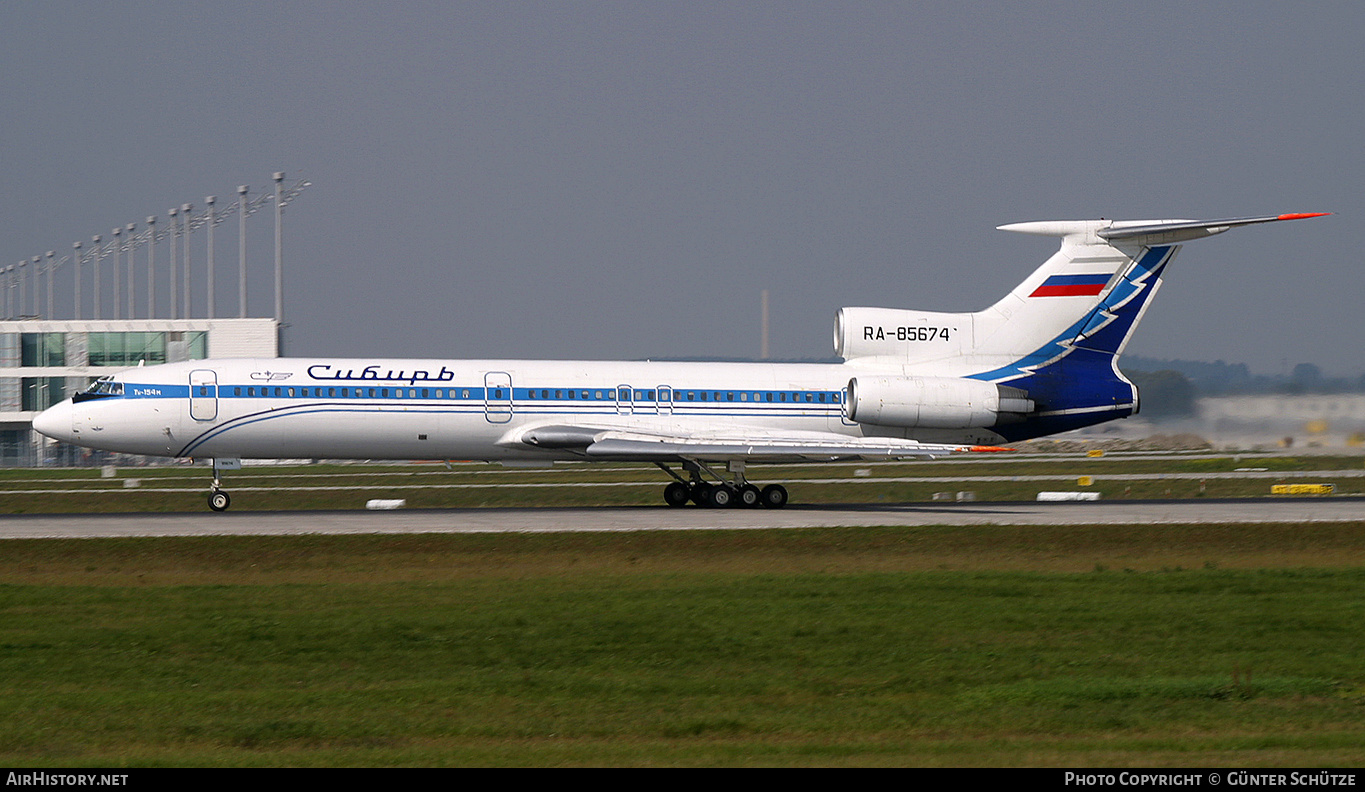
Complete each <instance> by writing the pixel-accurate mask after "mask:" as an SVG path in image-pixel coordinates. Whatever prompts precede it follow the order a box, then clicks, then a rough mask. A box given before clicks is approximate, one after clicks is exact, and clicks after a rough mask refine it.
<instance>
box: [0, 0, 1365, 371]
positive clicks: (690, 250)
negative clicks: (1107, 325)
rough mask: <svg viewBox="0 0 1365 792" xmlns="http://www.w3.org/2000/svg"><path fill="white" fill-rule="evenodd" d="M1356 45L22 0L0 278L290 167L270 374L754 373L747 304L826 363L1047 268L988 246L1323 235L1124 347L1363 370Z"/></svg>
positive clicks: (628, 12)
mask: <svg viewBox="0 0 1365 792" xmlns="http://www.w3.org/2000/svg"><path fill="white" fill-rule="evenodd" d="M1363 33H1365V4H1362V3H1360V2H1358V0H1357V1H1356V2H1336V3H1333V2H1322V3H1318V2H1304V3H1285V2H1282V1H1278V0H1277V1H1272V2H1255V1H1251V0H1248V1H1247V2H1213V3H1209V2H1190V1H1189V0H1184V1H1182V2H1172V3H1161V2H1141V3H1117V2H1104V3H1098V2H1096V3H1067V2H1051V3H1025V2H1003V3H993V2H980V3H978V2H972V3H911V2H897V3H878V2H858V3H833V2H830V3H801V2H783V3H759V2H733V1H732V2H722V3H704V2H688V3H680V2H659V3H655V2H620V3H617V2H526V3H521V2H496V3H489V2H469V3H461V2H451V1H450V0H446V1H445V2H436V3H422V2H402V3H377V2H376V3H362V2H302V1H300V0H291V1H290V2H248V3H240V2H213V3H208V2H184V0H178V1H177V2H144V1H137V0H134V1H133V2H126V1H125V2H118V3H113V2H93V1H92V2H74V3H73V2H58V1H55V0H44V1H43V2H36V1H32V2H31V1H28V0H11V2H6V3H4V4H3V5H0V75H2V77H0V118H2V119H3V122H2V123H3V124H4V134H3V137H0V161H3V167H2V168H0V180H2V182H0V186H2V189H0V230H2V231H3V235H2V236H0V263H4V262H5V258H4V257H5V256H8V258H9V262H17V261H19V260H20V259H23V258H26V257H30V256H33V255H40V254H42V253H43V252H45V251H47V250H57V251H59V255H63V254H65V253H68V252H70V250H71V244H72V242H74V241H77V240H85V241H86V242H87V243H88V241H89V239H90V237H91V235H93V234H97V233H104V234H108V232H109V230H110V229H111V228H112V227H114V226H116V225H123V224H126V223H128V222H138V223H139V224H141V222H142V220H143V219H144V218H145V217H146V216H147V215H159V216H160V217H161V218H162V222H165V213H166V210H167V209H168V208H170V207H172V206H177V205H179V204H181V203H185V202H192V203H195V204H196V205H202V203H203V199H204V196H206V195H209V194H215V195H217V196H219V200H220V201H229V200H231V199H232V198H233V196H235V188H236V186H237V185H238V184H249V185H251V187H252V189H253V191H255V190H264V189H268V188H269V187H270V174H271V172H273V171H276V170H282V171H285V172H287V173H288V175H289V177H290V179H291V180H292V179H293V178H295V177H306V178H308V179H310V180H311V181H312V182H313V186H312V187H311V188H310V189H309V190H308V191H307V192H306V193H305V194H304V195H303V196H302V197H301V198H300V199H299V200H298V202H297V203H295V204H294V205H292V206H291V207H290V208H289V210H288V212H287V213H286V218H285V225H286V231H285V256H286V314H287V317H286V318H287V320H288V321H289V323H290V325H291V327H290V330H289V333H288V336H287V339H288V347H287V350H286V351H287V352H288V353H289V354H293V355H337V356H380V355H383V356H431V357H451V358H460V357H548V358H592V359H602V358H626V359H637V358H645V357H677V356H693V355H718V356H756V355H757V354H758V351H759V318H758V317H759V311H758V306H759V294H760V291H761V290H762V289H765V288H766V289H768V290H769V291H770V293H771V315H772V319H771V328H772V344H771V351H772V354H773V356H775V357H783V358H818V357H827V356H829V355H831V354H832V352H831V340H830V339H831V325H832V320H833V314H834V311H835V309H837V308H838V307H839V306H842V305H882V306H891V307H907V308H922V309H928V310H949V311H963V310H976V309H979V308H982V307H985V306H986V305H989V304H990V303H991V302H993V301H994V300H995V299H997V298H998V297H999V296H1000V295H1001V294H1003V293H1004V292H1006V291H1007V290H1009V289H1010V288H1011V287H1013V286H1014V284H1015V283H1017V282H1018V281H1019V280H1020V279H1022V278H1023V277H1024V276H1025V275H1026V274H1027V273H1028V272H1030V271H1031V270H1032V269H1033V268H1034V267H1035V266H1036V265H1038V264H1039V263H1041V261H1042V260H1043V259H1044V258H1046V257H1047V256H1048V255H1050V254H1051V252H1052V251H1053V249H1054V248H1055V243H1054V241H1053V240H1047V239H1040V238H1035V237H1028V236H1021V235H1017V234H1008V233H1005V232H1001V231H996V230H994V228H995V226H997V225H1000V224H1003V223H1010V222H1018V221H1024V220H1047V219H1079V218H1094V217H1110V218H1125V219H1130V218H1131V219H1139V218H1142V219H1146V218H1165V217H1189V218H1206V217H1207V218H1212V217H1235V216H1242V215H1254V214H1273V213H1280V212H1314V211H1328V212H1335V213H1337V214H1336V215H1335V216H1333V217H1329V218H1322V219H1316V220H1304V221H1298V222H1294V223H1284V224H1280V225H1278V226H1269V227H1267V226H1262V227H1254V228H1250V229H1243V230H1240V231H1234V232H1231V233H1229V234H1226V235H1224V236H1220V237H1215V238H1213V239H1209V240H1204V241H1200V242H1195V243H1191V244H1189V245H1188V246H1187V247H1186V248H1185V250H1184V251H1183V253H1182V254H1181V257H1180V258H1179V259H1178V260H1177V261H1176V262H1175V264H1174V265H1173V267H1172V269H1171V270H1170V272H1169V276H1168V278H1167V279H1166V283H1165V287H1164V288H1163V289H1162V292H1161V295H1160V296H1159V297H1158V298H1157V300H1156V302H1155V304H1154V306H1153V307H1152V309H1151V310H1150V311H1149V312H1148V314H1147V318H1146V320H1145V322H1144V324H1143V325H1142V326H1141V327H1140V328H1139V329H1138V332H1137V335H1136V337H1135V339H1134V341H1133V342H1132V344H1131V345H1130V347H1129V351H1130V352H1132V353H1135V354H1141V355H1146V356H1153V357H1166V358H1176V357H1179V358H1188V359H1201V360H1215V359H1223V360H1227V361H1229V362H1247V363H1249V364H1250V365H1251V367H1252V369H1253V370H1254V371H1257V372H1260V373H1279V372H1281V371H1283V370H1285V369H1287V368H1289V367H1292V366H1293V365H1294V364H1296V363H1299V362H1311V363H1316V364H1318V365H1320V366H1322V367H1323V369H1324V370H1325V371H1327V372H1328V373H1334V374H1350V375H1355V374H1358V373H1360V372H1361V371H1362V370H1365V344H1362V342H1361V339H1362V336H1365V311H1362V310H1361V308H1362V298H1363V297H1365V266H1362V262H1361V254H1360V252H1359V251H1360V248H1361V246H1360V230H1361V229H1360V219H1361V217H1362V210H1363V209H1365V206H1362V195H1363V194H1365V193H1363V192H1362V187H1365V179H1362V176H1365V168H1362V165H1363V164H1365V159H1363V158H1365V101H1363V100H1362V97H1365V92H1363V91H1365V89H1363V88H1362V86H1365V47H1362V46H1361V44H1360V39H1361V36H1362V34H1363ZM220 229H221V230H220V232H219V242H220V244H219V245H218V247H217V256H218V261H219V264H220V267H221V268H222V269H220V270H219V275H218V279H219V283H220V284H224V288H223V289H222V290H221V292H220V296H219V300H220V302H219V306H220V307H219V310H220V313H221V312H231V311H234V310H235V306H236V296H235V292H234V291H233V289H235V283H236V280H235V267H236V225H235V222H234V223H231V224H229V225H227V226H225V227H220ZM252 240H253V241H252V243H251V244H250V245H249V249H250V252H251V255H252V298H251V301H252V312H253V313H254V314H257V315H264V314H266V313H268V312H269V310H270V306H271V304H272V302H271V301H272V297H271V292H270V288H269V287H270V278H271V275H270V267H271V259H270V257H271V249H270V220H269V217H268V216H263V217H260V218H259V219H254V220H253V224H252ZM196 244H198V245H201V246H202V245H203V240H202V234H201V235H200V237H199V240H198V241H197V242H196ZM165 255H168V253H167V252H164V251H158V256H165ZM193 256H194V257H195V266H196V267H202V263H203V261H204V252H203V249H202V247H200V248H198V249H195V251H194V253H193ZM159 260H164V259H159ZM69 279H70V273H69V270H68V271H67V272H66V274H64V275H62V276H59V280H58V285H59V289H60V288H61V287H62V285H63V284H68V285H67V286H66V289H67V290H68V292H69V289H70V287H69ZM203 283H204V276H203V273H202V272H199V273H198V274H197V275H196V276H195V285H196V289H198V288H200V287H202V284H203ZM165 288H166V285H165V284H162V285H161V286H160V287H159V289H161V290H163V291H162V293H163V294H164V293H165V292H164V289H165ZM68 299H69V298H68ZM196 299H198V300H201V301H202V299H203V297H202V296H201V297H198V298H196ZM197 310H198V311H200V312H202V310H203V309H202V307H200V308H198V309H197ZM59 313H60V311H59Z"/></svg>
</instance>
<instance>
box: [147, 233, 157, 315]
mask: <svg viewBox="0 0 1365 792" xmlns="http://www.w3.org/2000/svg"><path fill="white" fill-rule="evenodd" d="M147 234H148V238H147V318H148V319H155V318H156V215H148V216H147Z"/></svg>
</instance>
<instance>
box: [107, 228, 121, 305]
mask: <svg viewBox="0 0 1365 792" xmlns="http://www.w3.org/2000/svg"><path fill="white" fill-rule="evenodd" d="M110 233H111V234H113V235H114V242H113V244H112V245H111V247H113V248H114V318H115V319H122V318H123V267H122V266H120V264H119V255H118V254H119V248H121V247H122V246H123V240H122V239H120V237H121V236H122V235H123V229H122V228H118V227H117V226H115V228H114V230H113V231H110Z"/></svg>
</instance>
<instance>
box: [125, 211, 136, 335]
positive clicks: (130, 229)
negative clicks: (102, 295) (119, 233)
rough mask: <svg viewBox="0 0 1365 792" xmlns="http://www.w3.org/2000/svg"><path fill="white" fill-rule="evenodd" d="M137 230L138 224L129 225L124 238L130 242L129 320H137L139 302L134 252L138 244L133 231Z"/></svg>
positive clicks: (126, 227)
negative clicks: (134, 290) (135, 278)
mask: <svg viewBox="0 0 1365 792" xmlns="http://www.w3.org/2000/svg"><path fill="white" fill-rule="evenodd" d="M136 228H137V223H129V224H128V225H126V226H124V227H123V230H124V232H125V233H124V238H125V239H127V240H128V318H129V319H136V318H137V310H136V308H137V300H135V299H133V251H134V250H136V249H137V242H136V241H135V240H134V239H133V231H134V230H135V229H136Z"/></svg>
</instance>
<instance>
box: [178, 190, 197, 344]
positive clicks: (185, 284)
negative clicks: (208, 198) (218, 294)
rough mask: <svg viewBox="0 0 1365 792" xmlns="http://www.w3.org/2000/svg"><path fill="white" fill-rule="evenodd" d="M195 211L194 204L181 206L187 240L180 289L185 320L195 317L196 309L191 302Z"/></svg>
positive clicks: (181, 216)
mask: <svg viewBox="0 0 1365 792" xmlns="http://www.w3.org/2000/svg"><path fill="white" fill-rule="evenodd" d="M193 211H194V204H181V205H180V221H181V222H182V223H184V224H185V238H184V239H182V240H180V241H181V245H180V248H181V255H183V256H184V257H185V273H184V275H185V277H184V280H182V281H181V282H180V287H181V289H182V290H183V291H184V293H185V318H186V319H189V318H190V317H192V316H194V308H192V307H191V306H192V305H193V303H191V302H190V212H193Z"/></svg>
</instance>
